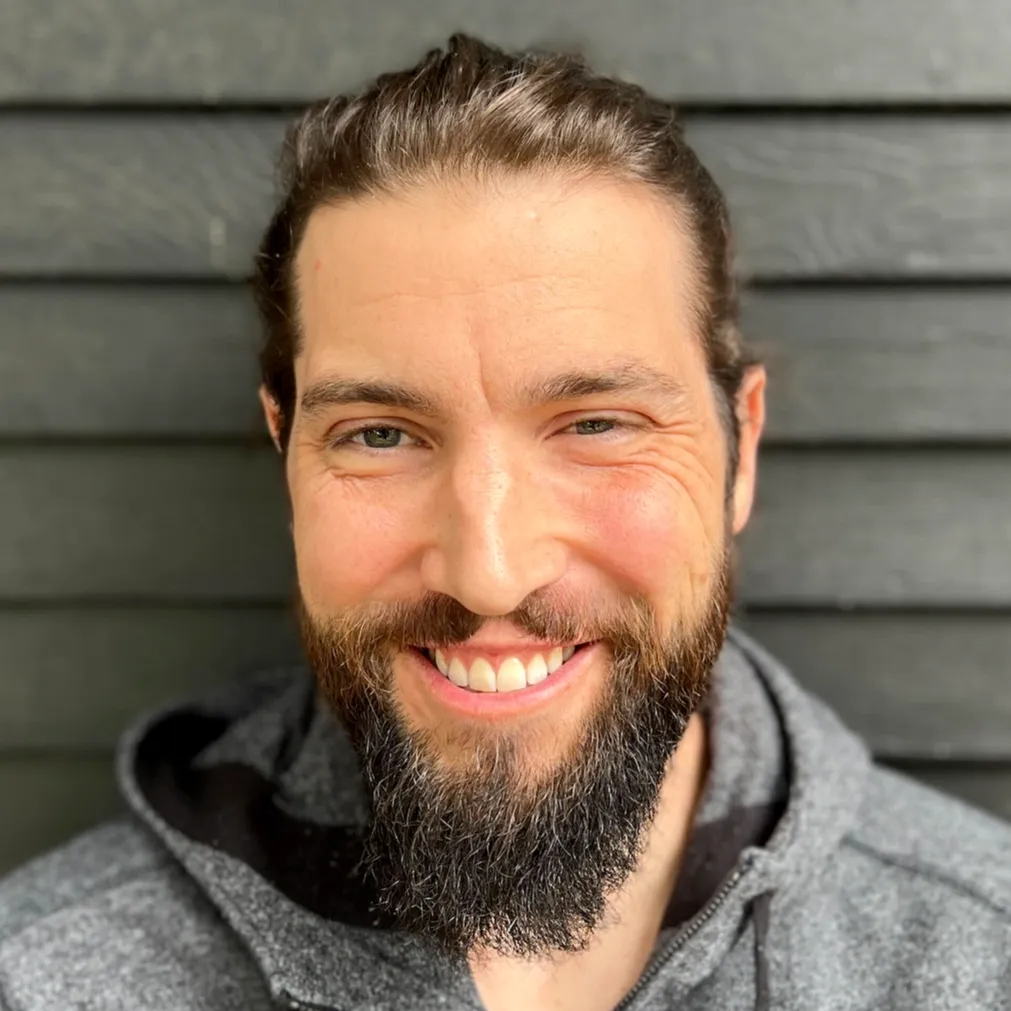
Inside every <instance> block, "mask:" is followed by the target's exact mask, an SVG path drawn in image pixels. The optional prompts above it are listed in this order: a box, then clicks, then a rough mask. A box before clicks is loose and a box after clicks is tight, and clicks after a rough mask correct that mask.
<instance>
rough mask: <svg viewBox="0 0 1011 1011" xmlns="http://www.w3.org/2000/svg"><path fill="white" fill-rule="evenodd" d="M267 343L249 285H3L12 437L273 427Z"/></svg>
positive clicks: (0, 354)
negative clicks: (263, 378) (264, 359)
mask: <svg viewBox="0 0 1011 1011" xmlns="http://www.w3.org/2000/svg"><path fill="white" fill-rule="evenodd" d="M259 344H260V331H259V326H258V322H257V320H256V318H255V314H254V311H253V305H252V299H251V297H250V296H249V293H248V292H247V291H246V290H245V289H244V288H240V287H239V286H231V285H222V286H204V285H197V286H182V287H162V286H158V285H154V286H136V287H135V286H132V285H127V286H115V287H106V286H104V285H103V286H99V287H91V286H88V285H37V284H29V285H24V286H21V285H13V286H10V285H8V286H0V434H2V435H5V436H11V435H27V436H40V435H46V436H53V435H55V436H75V437H76V436H87V435H102V436H108V435H116V436H119V435H122V436H134V437H136V436H141V435H170V436H196V435H223V434H227V435H248V434H251V433H256V434H262V433H264V432H265V429H264V423H263V414H262V412H261V410H260V405H259V402H258V400H257V398H256V388H257V385H258V383H259V370H258V367H257V361H256V356H257V351H258V350H259Z"/></svg>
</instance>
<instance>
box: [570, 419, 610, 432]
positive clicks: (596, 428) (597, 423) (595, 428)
mask: <svg viewBox="0 0 1011 1011" xmlns="http://www.w3.org/2000/svg"><path fill="white" fill-rule="evenodd" d="M580 425H582V426H586V427H589V428H590V429H591V430H590V431H588V432H580V433H579V434H580V435H607V434H608V432H612V431H614V430H615V429H617V428H620V427H621V422H619V421H616V420H615V419H614V418H586V419H584V420H583V421H577V422H575V424H574V425H573V426H572V427H573V428H579V427H580Z"/></svg>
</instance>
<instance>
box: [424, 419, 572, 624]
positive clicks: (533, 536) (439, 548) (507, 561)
mask: <svg viewBox="0 0 1011 1011" xmlns="http://www.w3.org/2000/svg"><path fill="white" fill-rule="evenodd" d="M523 457H524V453H523V452H522V449H521V448H520V447H513V448H512V449H510V448H509V447H508V446H506V445H505V444H504V443H503V442H501V441H497V440H495V439H493V438H492V437H490V436H489V437H486V438H484V439H481V440H478V439H475V444H473V445H471V446H470V447H468V448H467V449H466V450H465V451H462V452H461V453H459V454H458V456H457V458H456V459H455V460H454V461H453V462H452V464H451V465H450V466H449V467H448V468H447V474H446V481H445V485H444V487H443V492H442V495H441V496H440V497H439V499H438V501H439V504H440V508H439V516H438V517H437V518H436V520H435V522H434V523H433V524H432V530H433V535H432V541H431V543H430V545H429V546H428V548H427V550H426V551H425V553H424V555H423V562H422V579H423V581H424V583H425V587H426V589H429V590H434V591H437V592H440V593H445V594H448V595H450V596H452V597H454V598H456V600H457V601H459V602H460V603H461V604H463V606H464V607H466V608H467V609H468V610H470V611H472V612H473V613H475V614H481V615H488V616H492V615H505V614H509V613H510V612H512V611H514V610H515V609H516V608H517V607H518V606H519V604H520V603H521V602H522V601H523V599H524V598H525V597H527V596H528V595H529V594H530V593H532V592H533V591H534V590H537V589H540V588H541V587H543V586H547V585H549V584H550V583H553V582H555V581H556V580H558V579H559V578H560V577H561V576H562V574H563V572H564V571H565V564H566V551H565V546H564V544H563V543H562V542H561V541H560V540H559V538H558V537H557V529H558V527H557V524H558V517H557V512H558V510H557V505H556V504H554V503H553V502H552V501H551V500H550V499H551V496H550V492H549V486H548V483H547V482H545V481H543V480H539V479H538V478H539V475H538V474H537V473H534V469H535V468H533V467H532V466H531V463H530V460H529V453H528V454H526V457H527V459H526V460H524V459H523Z"/></svg>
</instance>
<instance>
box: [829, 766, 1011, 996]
mask: <svg viewBox="0 0 1011 1011" xmlns="http://www.w3.org/2000/svg"><path fill="white" fill-rule="evenodd" d="M838 856H839V859H838V860H837V861H835V865H834V867H833V868H832V869H831V871H829V874H830V875H831V877H832V880H833V884H834V891H835V894H836V895H837V896H839V898H840V901H839V902H838V903H836V904H835V905H834V908H835V913H834V915H833V916H832V917H831V920H832V924H833V928H834V929H835V928H837V929H838V930H839V935H840V936H842V937H845V938H847V939H848V940H847V941H846V943H845V945H844V946H845V948H846V952H845V958H844V959H843V962H844V963H845V964H846V965H848V966H849V968H850V970H851V971H852V972H853V974H854V978H855V979H859V980H860V981H861V982H860V984H859V985H860V986H862V987H868V988H869V991H868V992H869V994H870V995H871V997H872V1001H871V1003H875V1002H880V1003H877V1004H876V1006H891V1007H903V1008H905V1007H909V1008H917V1009H923V1008H932V1007H970V1006H971V1007H978V1008H1003V1007H1006V1006H1007V1004H1006V999H1007V992H1008V987H1009V985H1011V826H1009V825H1007V824H1006V823H1004V822H1002V821H1000V820H999V819H997V818H995V817H992V816H991V815H989V814H987V813H985V812H984V811H980V810H976V809H975V808H973V807H971V806H970V805H968V804H966V803H963V802H962V801H959V800H957V799H955V798H953V797H948V796H947V795H945V794H942V793H940V792H939V791H937V790H934V789H933V788H931V787H928V786H925V785H923V784H921V783H919V782H917V781H915V780H913V779H912V778H911V777H908V776H906V775H903V774H900V773H897V772H894V771H891V770H888V769H882V768H879V767H877V766H875V767H873V769H872V772H871V775H870V777H869V782H868V788H867V793H866V795H865V798H864V801H863V805H862V810H861V817H860V820H859V821H858V823H857V824H856V825H855V826H854V828H853V829H852V831H851V832H849V833H848V835H847V836H846V837H845V838H844V839H843V841H842V845H841V848H840V850H839V854H838ZM832 933H833V931H832V930H830V931H829V935H830V936H831V935H832ZM900 994H901V995H902V996H901V999H900V997H899V996H898V995H900Z"/></svg>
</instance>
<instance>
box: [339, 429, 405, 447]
mask: <svg viewBox="0 0 1011 1011" xmlns="http://www.w3.org/2000/svg"><path fill="white" fill-rule="evenodd" d="M359 436H362V441H361V442H359V441H358V437H359ZM373 436H375V438H373ZM402 437H406V438H408V439H410V438H412V436H410V435H409V434H408V433H407V432H405V431H404V430H403V429H402V428H396V427H395V426H393V425H363V426H362V427H361V428H356V429H353V430H352V431H350V432H344V433H343V434H341V435H340V436H338V437H337V438H336V439H334V440H333V441H332V442H331V443H330V448H331V449H341V448H343V447H344V446H355V447H356V448H360V449H363V450H365V451H366V452H369V451H371V452H382V451H383V450H384V449H401V448H403V442H402Z"/></svg>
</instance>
